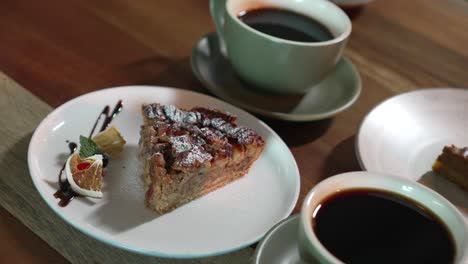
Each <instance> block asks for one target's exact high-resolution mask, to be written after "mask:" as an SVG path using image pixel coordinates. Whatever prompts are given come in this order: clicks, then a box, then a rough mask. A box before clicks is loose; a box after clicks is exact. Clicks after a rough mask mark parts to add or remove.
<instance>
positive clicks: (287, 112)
mask: <svg viewBox="0 0 468 264" xmlns="http://www.w3.org/2000/svg"><path fill="white" fill-rule="evenodd" d="M191 66H192V71H193V72H194V74H195V76H196V77H197V78H198V80H200V82H201V83H202V84H203V85H204V86H205V88H206V89H208V90H209V91H210V92H211V93H213V94H214V95H216V96H218V97H220V98H221V99H223V100H226V101H228V102H230V103H232V104H234V105H236V106H238V107H241V108H244V109H246V110H248V111H250V112H252V113H256V114H259V115H262V116H266V117H270V118H274V119H280V120H287V121H296V122H305V121H313V120H320V119H325V118H329V117H332V116H334V115H336V114H338V113H340V112H342V111H344V110H345V109H347V108H349V107H350V106H351V105H352V104H353V103H354V102H355V101H356V100H357V98H358V97H359V94H360V92H361V78H360V76H359V73H358V71H357V69H356V67H355V66H354V65H353V64H352V63H351V61H350V60H348V59H346V58H344V57H342V58H341V59H340V60H339V62H338V64H337V65H336V66H335V68H334V69H333V70H332V71H331V72H330V73H329V74H328V75H327V76H326V77H325V79H324V80H323V81H321V82H320V83H318V84H316V85H315V86H314V87H312V88H311V89H310V90H309V91H308V92H307V93H306V94H304V95H279V94H267V93H262V92H259V91H258V90H256V89H252V87H251V85H249V84H247V83H246V82H244V81H243V80H241V79H240V78H239V76H238V75H237V73H236V71H235V70H234V69H233V67H232V66H231V64H230V62H229V61H228V60H227V58H226V56H225V55H224V54H223V53H222V52H221V50H220V45H219V41H218V37H217V36H216V33H214V32H212V33H209V34H207V35H205V36H203V37H202V38H201V39H200V40H199V41H198V42H197V43H196V44H195V46H194V47H193V49H192V54H191Z"/></svg>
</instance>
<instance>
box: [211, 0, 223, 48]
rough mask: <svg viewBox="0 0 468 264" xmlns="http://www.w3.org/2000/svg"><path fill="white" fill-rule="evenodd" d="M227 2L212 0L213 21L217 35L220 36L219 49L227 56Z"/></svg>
mask: <svg viewBox="0 0 468 264" xmlns="http://www.w3.org/2000/svg"><path fill="white" fill-rule="evenodd" d="M225 6H226V0H210V14H211V19H213V22H214V24H215V28H216V35H217V36H218V41H219V47H220V49H221V52H222V53H223V54H226V45H225V43H224V10H225Z"/></svg>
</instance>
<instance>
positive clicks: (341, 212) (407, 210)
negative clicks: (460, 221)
mask: <svg viewBox="0 0 468 264" xmlns="http://www.w3.org/2000/svg"><path fill="white" fill-rule="evenodd" d="M311 220H312V228H313V230H314V233H315V234H316V236H317V238H318V240H319V241H320V242H321V243H322V245H324V247H325V248H326V249H327V250H328V251H329V252H330V253H331V254H333V255H334V256H336V257H337V258H339V259H340V260H341V261H343V262H345V263H434V264H442V263H453V261H454V257H455V242H454V239H453V237H452V236H451V234H450V233H449V231H448V228H447V227H446V225H445V224H444V223H443V222H442V221H441V220H440V219H439V217H437V216H436V215H435V214H434V213H432V212H431V211H430V210H429V209H426V208H425V207H424V206H422V205H420V204H418V203H416V202H414V201H412V200H409V199H407V198H404V197H402V196H400V195H397V194H395V193H390V192H386V191H382V190H375V189H354V190H352V189H351V190H345V191H340V192H337V193H336V194H334V195H332V196H330V197H328V198H326V199H325V200H324V201H323V202H322V203H321V205H320V207H317V209H316V211H315V212H314V214H313V218H312V219H311Z"/></svg>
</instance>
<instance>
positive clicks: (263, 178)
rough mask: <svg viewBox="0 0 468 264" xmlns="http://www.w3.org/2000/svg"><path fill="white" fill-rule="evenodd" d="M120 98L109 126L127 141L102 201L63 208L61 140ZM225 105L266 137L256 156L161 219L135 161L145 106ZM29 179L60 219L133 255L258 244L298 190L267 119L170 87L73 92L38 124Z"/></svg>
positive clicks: (64, 149)
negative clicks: (148, 201)
mask: <svg viewBox="0 0 468 264" xmlns="http://www.w3.org/2000/svg"><path fill="white" fill-rule="evenodd" d="M119 99H122V100H123V103H124V110H123V111H122V113H120V114H119V115H118V116H117V117H116V118H115V120H114V121H113V123H112V125H114V126H116V127H117V128H118V129H119V130H120V132H121V133H122V136H123V137H124V138H125V140H126V141H127V144H126V147H125V150H124V151H123V153H122V155H121V156H120V157H119V158H116V159H112V160H111V161H110V162H109V166H108V170H107V172H106V175H105V177H104V186H103V194H104V198H103V199H91V198H83V197H78V198H75V199H74V200H72V201H71V203H70V204H69V205H68V206H66V207H60V206H59V205H58V204H57V203H58V200H57V199H56V198H54V196H53V194H54V193H55V191H57V189H58V184H57V177H58V173H59V171H60V168H61V167H62V165H63V163H64V161H65V159H66V158H67V155H68V154H69V150H68V146H67V143H66V141H67V140H69V141H73V142H77V141H78V139H79V136H80V135H86V136H87V135H88V134H89V132H90V130H91V128H92V126H93V124H94V122H95V120H96V118H97V116H98V114H99V113H100V112H101V110H102V109H103V107H104V106H105V105H110V106H111V107H112V106H114V105H115V104H116V102H117V101H118V100H119ZM152 102H159V103H161V104H173V105H176V106H178V107H183V108H190V107H193V106H204V107H213V108H218V109H223V110H226V111H228V112H231V113H233V114H235V115H237V116H238V124H241V125H245V126H248V127H250V128H253V129H255V130H256V131H257V132H258V133H259V134H260V135H261V136H262V137H263V138H264V139H265V140H266V142H267V144H266V147H265V150H264V152H263V153H262V155H261V156H260V158H259V159H258V160H257V161H256V162H255V163H254V165H253V166H252V168H251V169H250V171H249V173H248V174H247V175H246V176H244V177H242V178H241V179H239V180H237V181H235V182H233V183H231V184H229V185H227V186H225V187H223V188H221V189H218V190H216V191H214V192H212V193H209V194H207V195H206V196H203V197H201V198H199V199H197V200H195V201H193V202H190V203H188V204H186V205H184V206H182V207H180V208H178V209H176V210H174V211H172V212H170V213H168V214H165V215H162V216H158V215H157V214H156V213H154V212H153V211H151V210H149V209H147V208H145V206H144V203H143V201H144V191H143V186H142V182H141V179H140V171H139V161H138V160H137V158H136V153H137V144H138V139H139V131H140V125H141V123H142V119H141V115H140V106H141V104H142V103H152ZM28 163H29V170H30V173H31V177H32V180H33V182H34V184H35V186H36V188H37V189H38V191H39V193H40V194H41V196H42V197H43V199H44V200H45V201H46V202H47V204H48V205H49V206H50V207H51V208H52V209H53V210H54V211H55V212H56V213H57V214H58V215H59V216H61V217H62V218H63V219H64V220H65V221H67V222H68V223H70V224H71V225H72V226H74V227H76V228H77V229H79V230H80V231H82V232H84V233H85V234H88V235H90V236H92V237H94V238H96V239H98V240H100V241H103V242H105V243H108V244H111V245H113V246H116V247H119V248H123V249H127V250H130V251H134V252H137V253H142V254H147V255H154V256H162V257H175V258H193V257H202V256H210V255H217V254H221V253H226V252H229V251H233V250H235V249H239V248H242V247H245V246H248V245H250V244H252V243H254V242H256V241H258V240H259V239H260V238H261V237H262V236H263V235H264V234H265V233H266V232H267V231H268V230H269V229H270V228H271V227H272V226H273V225H275V224H276V223H277V222H279V221H281V220H282V219H284V218H285V217H287V216H288V215H289V214H290V213H291V211H292V210H293V208H294V206H295V204H296V201H297V198H298V195H299V185H300V183H299V181H300V177H299V170H298V167H297V164H296V162H295V160H294V157H293V156H292V154H291V152H290V151H289V148H288V147H287V146H286V144H285V143H284V142H283V141H282V140H281V138H280V137H279V136H278V135H277V134H276V133H275V132H274V131H273V130H272V129H271V128H269V127H268V126H267V125H266V124H264V123H263V122H262V121H260V120H258V119H257V118H255V117H254V116H252V115H250V114H248V113H247V112H245V111H243V110H240V109H239V108H236V107H234V106H231V105H229V104H227V103H224V102H222V101H220V100H218V99H215V98H212V97H210V96H206V95H202V94H198V93H194V92H190V91H185V90H179V89H174V88H164V87H150V86H127V87H119V88H111V89H106V90H100V91H96V92H93V93H89V94H85V95H82V96H80V97H77V98H75V99H73V100H71V101H69V102H67V103H65V104H64V105H62V106H60V107H59V108H57V109H55V110H54V111H53V112H52V113H50V114H49V115H48V116H47V117H46V118H45V119H44V120H43V121H42V123H41V124H40V125H39V126H38V127H37V129H36V131H35V132H34V135H33V137H32V139H31V142H30V145H29V151H28Z"/></svg>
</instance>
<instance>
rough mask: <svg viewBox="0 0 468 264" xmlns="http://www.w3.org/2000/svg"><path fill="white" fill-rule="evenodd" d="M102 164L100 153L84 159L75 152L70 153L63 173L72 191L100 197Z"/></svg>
mask: <svg viewBox="0 0 468 264" xmlns="http://www.w3.org/2000/svg"><path fill="white" fill-rule="evenodd" d="M102 165H103V164H102V155H100V154H96V155H93V156H90V157H87V158H84V159H81V158H80V155H78V154H77V153H74V154H72V155H70V157H69V158H68V160H67V163H66V165H65V173H66V175H67V180H68V182H69V183H70V186H71V187H72V189H73V191H75V192H76V193H78V194H80V195H83V196H88V197H93V198H101V197H102V192H101V186H102V176H103V174H102Z"/></svg>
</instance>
